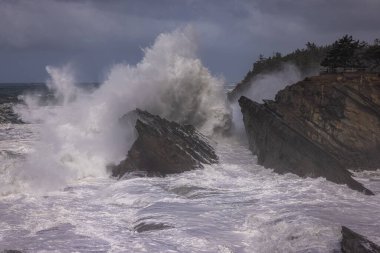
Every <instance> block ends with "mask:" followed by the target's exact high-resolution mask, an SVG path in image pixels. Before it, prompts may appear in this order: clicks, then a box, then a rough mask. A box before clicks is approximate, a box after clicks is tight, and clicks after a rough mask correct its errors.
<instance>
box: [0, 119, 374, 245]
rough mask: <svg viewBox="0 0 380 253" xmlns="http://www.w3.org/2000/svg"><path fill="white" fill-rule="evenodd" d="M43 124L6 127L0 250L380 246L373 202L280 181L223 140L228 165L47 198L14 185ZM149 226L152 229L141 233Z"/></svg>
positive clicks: (91, 182) (1, 135)
mask: <svg viewBox="0 0 380 253" xmlns="http://www.w3.org/2000/svg"><path fill="white" fill-rule="evenodd" d="M40 130H41V128H40V125H39V124H9V123H7V124H1V125H0V159H1V163H0V166H1V167H0V177H1V179H0V180H1V181H0V182H1V184H2V185H1V189H2V194H3V195H2V196H0V250H3V249H18V250H23V251H25V252H334V251H336V252H339V242H340V239H341V236H340V227H341V225H345V226H348V227H350V228H352V229H354V230H356V231H358V232H360V233H362V234H364V235H366V236H368V237H369V238H370V239H372V240H373V241H374V242H377V243H380V233H379V231H380V229H379V228H380V219H379V217H380V197H379V196H380V172H379V171H377V172H367V173H361V174H360V175H359V174H358V175H357V179H359V180H360V181H361V182H362V183H363V184H365V186H366V187H368V188H369V189H371V190H372V191H374V193H375V194H376V195H375V196H366V195H364V194H361V193H358V192H355V191H353V190H350V189H349V188H348V187H345V186H342V185H336V184H334V183H331V182H328V181H326V180H324V179H322V178H318V179H301V178H299V177H297V176H295V175H291V174H287V175H277V174H275V173H273V172H272V171H271V170H268V169H265V168H263V167H261V166H259V165H256V160H255V157H253V156H252V155H251V153H250V151H249V150H248V149H247V147H246V145H244V144H241V142H239V141H237V140H234V139H219V140H217V145H216V148H217V153H218V155H219V157H220V164H218V165H212V166H206V167H205V168H204V169H200V170H195V171H191V172H186V173H183V174H179V175H173V176H169V177H166V178H133V177H132V178H129V179H126V180H120V181H117V180H115V179H111V178H109V177H85V178H81V179H78V180H76V181H75V182H73V183H71V184H69V185H67V186H65V187H64V188H62V189H59V190H54V191H49V192H46V193H44V194H41V193H35V192H17V191H15V187H22V185H19V184H18V183H19V182H15V181H12V180H10V177H9V173H10V172H11V171H12V170H16V169H17V168H18V166H19V165H20V164H21V163H22V162H23V160H24V159H25V157H26V156H27V155H28V153H29V152H31V150H32V149H33V145H34V143H35V142H36V141H38V139H39V135H40ZM143 224H145V225H146V224H149V225H152V224H156V226H155V227H154V228H155V229H154V230H147V231H140V232H137V231H136V230H137V229H136V227H137V226H138V225H140V226H141V225H143Z"/></svg>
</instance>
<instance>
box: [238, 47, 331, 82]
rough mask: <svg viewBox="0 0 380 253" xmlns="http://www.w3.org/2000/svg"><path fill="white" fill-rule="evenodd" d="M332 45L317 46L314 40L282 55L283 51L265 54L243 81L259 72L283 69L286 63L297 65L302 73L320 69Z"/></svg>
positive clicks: (264, 72)
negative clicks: (267, 55) (301, 47)
mask: <svg viewBox="0 0 380 253" xmlns="http://www.w3.org/2000/svg"><path fill="white" fill-rule="evenodd" d="M329 48H330V46H317V45H316V44H314V43H312V42H307V43H306V48H303V49H296V50H295V51H294V52H292V53H290V54H287V55H285V56H282V55H281V53H278V52H277V53H274V54H273V56H272V57H268V58H264V56H263V55H260V56H259V59H258V60H257V61H256V62H255V63H254V64H253V66H252V70H250V71H249V72H248V73H247V75H246V76H245V77H244V79H243V80H242V81H241V83H245V82H248V81H249V80H251V79H252V78H253V77H254V76H256V75H258V74H266V73H270V72H274V71H279V70H281V69H282V67H283V66H284V64H285V63H291V64H293V65H295V66H296V67H297V68H298V69H299V70H300V71H301V73H302V74H307V73H309V72H310V71H311V70H313V69H314V70H315V69H319V65H320V62H321V61H322V60H323V59H324V58H325V56H326V54H327V51H328V50H329Z"/></svg>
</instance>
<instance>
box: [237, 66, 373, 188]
mask: <svg viewBox="0 0 380 253" xmlns="http://www.w3.org/2000/svg"><path fill="white" fill-rule="evenodd" d="M239 103H240V106H241V109H242V112H243V117H244V124H245V127H246V132H247V135H248V138H249V143H250V148H251V150H252V151H253V153H254V154H256V155H257V156H258V160H259V163H260V164H262V165H264V166H266V167H270V168H274V169H275V170H277V171H279V172H292V173H295V174H298V175H300V176H311V177H316V176H322V177H326V178H327V179H328V180H330V181H333V182H336V183H345V184H347V185H349V186H350V187H351V188H353V189H357V190H360V191H362V190H363V187H362V186H361V185H360V184H359V183H358V182H356V181H354V180H353V179H352V178H351V176H350V173H349V172H348V171H347V170H346V169H358V170H359V169H378V168H379V164H380V163H379V162H380V78H379V77H378V76H377V75H374V74H373V75H371V74H365V75H364V74H363V75H361V74H347V73H346V74H344V75H336V74H335V75H322V76H316V77H312V78H306V79H305V80H304V81H301V82H298V83H296V84H294V85H291V86H288V87H287V88H285V89H284V90H282V91H280V92H279V93H278V94H277V95H276V98H275V100H274V101H266V102H265V103H264V104H258V103H255V102H253V101H250V100H249V99H247V98H245V97H242V98H240V100H239Z"/></svg>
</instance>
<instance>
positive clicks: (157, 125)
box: [112, 109, 218, 178]
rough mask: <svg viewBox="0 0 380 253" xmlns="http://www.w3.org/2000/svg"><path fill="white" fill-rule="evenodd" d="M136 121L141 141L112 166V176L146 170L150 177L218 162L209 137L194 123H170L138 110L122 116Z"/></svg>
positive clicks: (127, 119) (135, 143) (124, 119)
mask: <svg viewBox="0 0 380 253" xmlns="http://www.w3.org/2000/svg"><path fill="white" fill-rule="evenodd" d="M122 122H124V123H127V124H132V125H133V124H134V125H135V129H136V130H137V134H138V137H137V140H136V141H135V142H134V144H133V145H132V147H131V149H130V150H129V152H128V155H127V158H126V159H125V160H123V161H122V162H120V164H119V165H117V166H114V167H113V168H112V175H113V176H115V177H119V178H120V177H121V176H123V175H124V174H125V173H127V172H128V173H130V172H136V171H142V172H143V173H144V174H146V175H147V176H165V175H167V174H173V173H181V172H184V171H188V170H193V169H196V168H202V167H203V165H202V164H212V163H216V162H217V161H218V157H217V156H216V154H215V151H214V149H213V147H212V146H211V145H210V144H209V141H208V139H207V138H206V137H205V136H203V135H202V134H201V133H199V132H198V131H197V130H196V129H195V128H194V127H193V126H191V125H180V124H178V123H176V122H170V121H168V120H166V119H162V118H160V117H159V116H155V115H152V114H150V113H148V112H146V111H141V110H139V109H136V110H135V111H133V112H131V113H128V114H127V115H125V116H124V117H123V118H122Z"/></svg>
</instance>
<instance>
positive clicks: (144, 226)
mask: <svg viewBox="0 0 380 253" xmlns="http://www.w3.org/2000/svg"><path fill="white" fill-rule="evenodd" d="M170 228H174V227H173V226H171V225H168V224H165V223H145V222H141V223H139V224H137V225H136V226H135V227H134V228H133V230H134V231H136V232H138V233H142V232H147V231H155V230H164V229H170Z"/></svg>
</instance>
